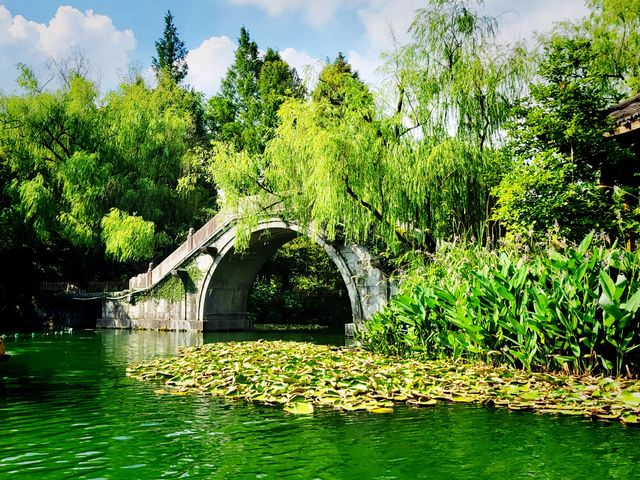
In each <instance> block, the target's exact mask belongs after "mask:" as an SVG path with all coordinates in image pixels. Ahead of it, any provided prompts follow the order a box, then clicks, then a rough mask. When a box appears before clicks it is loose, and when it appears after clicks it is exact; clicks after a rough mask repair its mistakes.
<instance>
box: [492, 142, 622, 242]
mask: <svg viewBox="0 0 640 480" xmlns="http://www.w3.org/2000/svg"><path fill="white" fill-rule="evenodd" d="M516 161H517V160H516ZM575 170H576V166H575V164H573V163H571V162H570V161H568V160H567V158H566V157H564V156H562V155H559V154H557V153H555V152H553V151H552V150H548V151H545V152H542V153H540V154H538V155H536V156H535V157H534V159H533V160H531V162H523V163H522V164H517V165H516V166H514V168H513V170H511V171H510V172H508V173H507V174H506V175H505V176H504V177H503V179H502V181H501V183H500V185H499V186H498V187H496V188H495V189H494V194H495V195H496V197H497V203H496V207H495V209H494V210H493V215H494V218H495V219H497V220H499V221H500V223H501V224H502V225H503V226H505V227H506V229H507V238H508V239H513V238H516V237H519V238H523V239H529V240H534V241H540V240H543V239H544V238H546V237H547V236H548V235H555V236H556V237H560V238H568V239H572V240H575V239H579V238H583V237H584V236H585V235H586V234H587V233H588V232H590V231H591V230H593V229H596V230H598V231H601V232H613V231H616V230H617V226H616V224H615V220H616V216H615V214H614V213H615V210H614V208H613V206H612V205H611V204H610V202H609V196H608V195H607V192H606V191H604V190H603V189H601V188H598V185H597V184H595V183H594V182H585V181H575V178H576V174H575Z"/></svg>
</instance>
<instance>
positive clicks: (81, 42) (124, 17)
mask: <svg viewBox="0 0 640 480" xmlns="http://www.w3.org/2000/svg"><path fill="white" fill-rule="evenodd" d="M425 5H426V2H425V1H424V0H197V1H196V0H182V1H175V0H174V1H169V0H127V1H124V0H67V1H63V2H60V1H55V0H0V90H3V91H5V92H14V91H16V87H15V76H16V74H15V71H16V70H15V64H16V63H18V62H23V63H26V64H28V65H29V66H31V67H32V68H34V70H35V71H36V72H37V73H38V75H39V76H40V77H42V78H46V77H47V75H49V76H50V75H51V74H50V71H49V69H51V68H52V67H51V65H52V63H51V60H50V59H52V58H53V59H57V61H58V63H60V62H63V61H64V59H65V58H71V57H72V56H73V55H74V54H77V52H83V53H84V55H85V57H86V58H88V59H89V61H90V63H91V70H90V73H89V75H90V76H92V77H93V78H95V79H96V80H97V81H98V82H99V84H100V87H101V89H102V90H103V91H106V90H109V89H112V88H114V87H116V86H117V84H118V81H119V79H121V78H122V77H123V76H124V75H126V74H127V72H128V71H129V69H130V67H131V66H135V67H136V68H137V69H138V70H140V71H142V72H143V73H145V72H146V73H147V74H148V69H149V65H150V63H151V57H152V56H153V55H154V54H155V47H154V42H155V40H157V39H158V38H159V37H160V35H161V33H162V29H163V17H164V14H165V13H166V11H167V10H168V9H170V10H171V11H172V13H173V15H174V17H175V24H176V26H177V28H178V32H179V34H180V37H181V38H182V40H183V41H184V42H185V44H186V46H187V48H188V49H189V50H190V54H189V57H188V62H189V68H190V75H189V77H188V79H187V80H188V81H189V83H190V84H191V85H193V86H194V87H196V88H197V89H199V90H202V91H204V92H205V93H207V94H208V95H211V94H213V93H214V92H215V91H216V90H217V88H218V86H219V82H220V78H221V77H222V76H223V75H224V72H225V71H226V68H227V67H228V65H229V63H230V62H231V61H232V59H233V50H234V46H235V42H236V39H237V36H238V32H239V30H240V27H241V26H243V25H244V26H245V27H246V28H247V29H248V30H249V33H250V34H251V36H252V38H253V39H255V40H256V42H257V43H258V46H259V47H260V48H261V49H263V50H264V49H266V48H267V47H272V48H275V49H277V50H278V51H280V52H281V54H282V56H283V57H284V58H285V59H286V60H287V61H289V62H290V63H291V64H292V65H294V66H295V67H296V68H298V69H299V70H301V71H303V70H305V71H307V75H308V76H313V72H314V71H318V70H319V68H320V65H321V62H322V60H324V59H325V58H326V57H331V58H333V57H335V56H336V54H337V53H338V52H339V51H342V52H344V54H345V55H346V56H347V58H348V59H349V60H350V62H351V63H352V64H353V65H354V66H355V67H356V69H358V70H359V71H360V73H361V76H362V77H363V78H364V79H365V80H366V81H368V82H369V83H372V84H375V83H376V82H377V81H378V76H377V75H376V74H375V69H376V67H377V66H378V65H379V63H380V61H379V55H380V53H381V52H382V51H384V50H386V49H389V48H391V47H392V40H391V38H392V36H391V33H390V32H391V31H392V30H393V32H394V34H395V36H396V37H397V39H398V40H399V41H400V42H401V43H402V42H404V41H406V40H407V39H408V37H407V35H406V29H407V27H408V25H409V23H410V21H411V19H412V18H413V15H414V12H415V10H416V8H420V7H423V6H425ZM485 13H489V14H493V15H500V16H501V19H502V23H503V31H504V34H503V35H504V38H505V39H507V40H511V39H514V38H516V37H522V36H525V37H526V36H529V35H530V34H531V32H532V31H534V30H538V31H540V30H545V29H547V28H548V27H549V26H551V24H552V23H553V22H554V21H558V20H563V19H567V18H577V17H580V16H583V15H584V14H585V13H586V9H585V8H584V6H583V0H563V1H561V2H559V1H558V0H486V1H485ZM74 52H76V53H74ZM305 65H310V66H311V67H307V68H306V69H305V67H304V66H305ZM301 73H303V72H301Z"/></svg>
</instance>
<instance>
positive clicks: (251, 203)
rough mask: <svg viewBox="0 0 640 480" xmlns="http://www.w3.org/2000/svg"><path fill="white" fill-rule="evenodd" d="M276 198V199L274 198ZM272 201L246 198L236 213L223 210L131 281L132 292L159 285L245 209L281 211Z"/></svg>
mask: <svg viewBox="0 0 640 480" xmlns="http://www.w3.org/2000/svg"><path fill="white" fill-rule="evenodd" d="M274 198H275V197H274ZM270 200H271V199H267V205H266V206H262V205H261V203H260V198H259V197H257V196H250V197H245V198H244V199H242V201H241V202H240V204H239V205H238V207H237V208H236V211H235V212H233V211H231V210H227V209H223V210H221V211H220V212H218V214H217V215H215V216H214V217H213V218H212V219H211V220H209V221H208V222H207V223H205V224H204V225H203V226H202V227H201V228H200V229H198V231H196V232H194V231H193V229H191V230H189V235H188V236H187V239H186V240H185V242H184V243H182V245H180V246H179V247H178V248H176V249H175V250H174V251H173V252H172V253H171V254H169V256H168V257H167V258H165V259H164V260H163V261H162V262H161V263H159V264H158V265H153V263H151V264H149V270H147V271H146V272H145V273H141V274H139V275H136V276H135V277H132V278H130V279H129V289H130V290H141V289H147V288H151V287H153V286H154V285H157V284H158V283H159V282H160V281H161V280H162V279H163V278H164V277H166V276H167V275H169V274H170V273H171V271H172V270H174V269H175V268H176V267H177V266H179V265H180V264H181V263H182V262H184V261H185V260H186V259H187V258H188V257H189V256H191V254H192V253H193V252H195V251H196V250H199V249H200V248H201V247H203V246H204V245H205V244H206V243H207V241H209V240H210V239H211V237H213V235H215V233H216V232H217V231H218V230H219V229H220V228H221V227H223V226H224V225H226V224H228V223H230V222H231V221H233V220H235V219H237V218H238V217H239V216H240V215H241V214H242V212H243V211H244V210H245V209H250V208H253V207H256V206H257V207H258V208H260V209H262V210H275V211H277V210H279V209H280V206H279V205H278V201H275V202H274V203H272V204H271V202H270Z"/></svg>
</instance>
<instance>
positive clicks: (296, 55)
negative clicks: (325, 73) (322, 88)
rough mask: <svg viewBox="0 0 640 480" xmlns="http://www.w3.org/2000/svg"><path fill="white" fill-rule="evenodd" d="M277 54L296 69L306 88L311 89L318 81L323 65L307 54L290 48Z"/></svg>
mask: <svg viewBox="0 0 640 480" xmlns="http://www.w3.org/2000/svg"><path fill="white" fill-rule="evenodd" d="M279 53H280V56H281V57H282V59H283V60H284V61H285V62H287V63H288V64H289V65H291V66H292V67H294V68H295V69H296V71H297V72H298V75H299V76H300V78H301V79H302V80H303V81H304V83H305V85H307V88H309V89H312V88H313V83H314V82H315V81H316V80H317V79H318V75H320V72H321V71H322V67H323V66H324V63H323V62H322V61H321V60H319V59H317V58H314V57H312V56H311V55H309V54H308V53H307V52H301V51H298V50H296V49H295V48H291V47H289V48H285V49H284V50H280V52H279Z"/></svg>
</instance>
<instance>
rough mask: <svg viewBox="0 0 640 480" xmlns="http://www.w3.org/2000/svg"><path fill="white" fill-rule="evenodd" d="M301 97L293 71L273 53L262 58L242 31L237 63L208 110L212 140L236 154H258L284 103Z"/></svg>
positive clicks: (226, 76) (237, 50)
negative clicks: (228, 145)
mask: <svg viewBox="0 0 640 480" xmlns="http://www.w3.org/2000/svg"><path fill="white" fill-rule="evenodd" d="M303 95H304V88H303V86H302V83H301V82H300V79H299V77H298V75H297V73H296V71H295V69H293V68H292V67H290V66H289V65H288V64H287V63H286V62H285V61H284V60H282V58H280V55H278V53H277V52H275V51H274V50H272V49H268V50H267V52H266V53H265V55H264V56H263V57H261V56H260V54H259V52H258V45H257V44H256V42H255V41H253V40H251V38H250V36H249V32H247V30H246V29H245V28H244V27H243V28H242V29H241V30H240V37H239V38H238V48H237V49H236V59H235V61H234V63H233V64H232V65H231V66H230V67H229V69H228V70H227V74H226V75H225V77H224V79H223V80H222V86H221V91H220V93H219V94H218V95H215V96H213V97H212V98H211V100H209V104H208V106H207V123H208V126H209V130H210V132H211V134H212V136H213V138H214V140H218V141H222V142H225V143H227V144H230V145H232V146H233V147H234V149H235V150H237V151H240V150H246V151H247V152H249V153H261V152H262V151H263V150H264V146H265V144H266V142H267V141H268V140H269V139H270V138H271V137H272V136H273V132H274V131H275V128H276V126H277V122H278V119H277V111H278V108H280V105H281V104H282V102H283V101H284V99H285V98H286V97H295V98H300V97H302V96H303Z"/></svg>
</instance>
